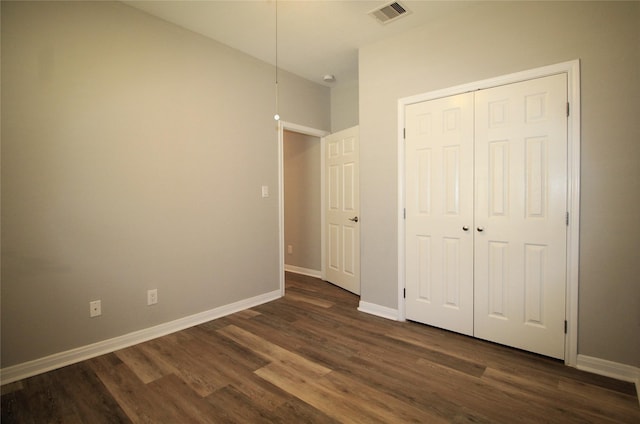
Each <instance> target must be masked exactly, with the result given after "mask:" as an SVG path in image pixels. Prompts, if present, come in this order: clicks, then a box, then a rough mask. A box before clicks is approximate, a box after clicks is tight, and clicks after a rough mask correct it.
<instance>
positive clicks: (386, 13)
mask: <svg viewBox="0 0 640 424" xmlns="http://www.w3.org/2000/svg"><path fill="white" fill-rule="evenodd" d="M409 13H411V12H409V10H407V8H406V7H404V6H402V5H401V4H400V3H398V2H397V1H394V2H393V3H388V4H385V5H384V6H382V7H378V8H376V9H374V10H372V11H371V12H369V15H371V16H373V17H374V18H376V19H377V20H378V22H380V23H381V24H388V23H389V22H392V21H395V20H396V19H399V18H401V17H403V16H406V15H408V14H409Z"/></svg>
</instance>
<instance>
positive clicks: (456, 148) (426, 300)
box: [405, 93, 474, 335]
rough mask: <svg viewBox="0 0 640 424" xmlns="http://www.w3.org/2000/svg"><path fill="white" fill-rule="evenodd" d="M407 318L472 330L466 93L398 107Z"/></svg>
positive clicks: (469, 121)
mask: <svg viewBox="0 0 640 424" xmlns="http://www.w3.org/2000/svg"><path fill="white" fill-rule="evenodd" d="M405 118H406V122H405V123H406V128H405V130H406V137H405V158H406V163H405V184H406V185H405V187H406V193H405V196H406V203H405V206H406V221H405V225H406V227H405V228H406V233H405V240H406V245H405V253H406V264H405V272H406V301H405V308H406V309H405V314H406V317H407V319H410V320H414V321H419V322H423V323H426V324H430V325H434V326H437V327H441V328H445V329H448V330H452V331H456V332H459V333H463V334H468V335H472V334H473V236H474V234H473V233H474V230H473V94H472V93H467V94H461V95H457V96H451V97H447V98H442V99H437V100H432V101H428V102H422V103H417V104H414V105H409V106H407V107H406V109H405Z"/></svg>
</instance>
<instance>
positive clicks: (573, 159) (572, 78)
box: [398, 59, 580, 367]
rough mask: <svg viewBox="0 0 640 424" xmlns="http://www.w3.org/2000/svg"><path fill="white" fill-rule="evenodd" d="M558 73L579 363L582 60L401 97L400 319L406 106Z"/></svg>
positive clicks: (571, 330)
mask: <svg viewBox="0 0 640 424" xmlns="http://www.w3.org/2000/svg"><path fill="white" fill-rule="evenodd" d="M556 74H566V75H567V99H568V102H569V106H568V113H569V116H568V121H567V145H568V152H567V162H568V163H567V211H568V214H569V215H568V225H567V264H566V269H567V281H566V317H567V332H566V333H567V334H566V338H565V355H564V357H565V364H566V365H569V366H572V367H575V366H577V357H578V289H579V287H578V270H579V251H580V249H579V247H580V221H579V219H580V61H579V60H577V59H576V60H572V61H568V62H563V63H558V64H555V65H549V66H544V67H541V68H535V69H530V70H526V71H522V72H517V73H513V74H508V75H503V76H499V77H495V78H490V79H486V80H481V81H475V82H471V83H468V84H463V85H458V86H455V87H449V88H445V89H441V90H436V91H430V92H428V93H423V94H418V95H415V96H410V97H404V98H401V99H399V100H398V320H400V321H405V320H406V316H405V302H404V289H405V282H406V277H405V276H406V274H405V221H404V209H405V189H406V186H405V181H404V173H405V159H406V158H405V153H404V125H405V107H406V106H408V105H410V104H413V103H419V102H425V101H428V100H434V99H438V98H442V97H448V96H454V95H457V94H462V93H467V92H470V91H476V90H482V89H488V88H493V87H497V86H501V85H506V84H512V83H516V82H522V81H527V80H530V79H534V78H541V77H546V76H550V75H556Z"/></svg>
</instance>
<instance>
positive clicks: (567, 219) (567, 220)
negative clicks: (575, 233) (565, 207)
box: [566, 212, 569, 227]
mask: <svg viewBox="0 0 640 424" xmlns="http://www.w3.org/2000/svg"><path fill="white" fill-rule="evenodd" d="M566 222H567V227H568V226H569V212H567V218H566Z"/></svg>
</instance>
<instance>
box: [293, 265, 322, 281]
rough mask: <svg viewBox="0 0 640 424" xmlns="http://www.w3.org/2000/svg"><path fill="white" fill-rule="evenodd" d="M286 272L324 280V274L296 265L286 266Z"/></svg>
mask: <svg viewBox="0 0 640 424" xmlns="http://www.w3.org/2000/svg"><path fill="white" fill-rule="evenodd" d="M284 270H285V271H289V272H293V273H294V274H300V275H307V276H309V277H315V278H322V272H321V271H318V270H316V269H309V268H302V267H299V266H295V265H287V264H284Z"/></svg>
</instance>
